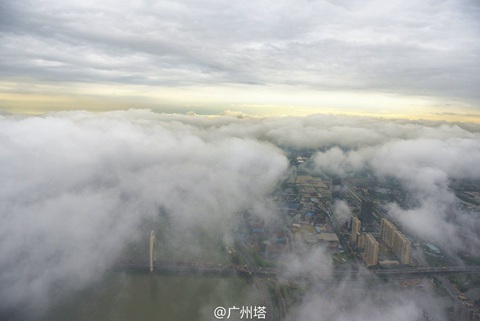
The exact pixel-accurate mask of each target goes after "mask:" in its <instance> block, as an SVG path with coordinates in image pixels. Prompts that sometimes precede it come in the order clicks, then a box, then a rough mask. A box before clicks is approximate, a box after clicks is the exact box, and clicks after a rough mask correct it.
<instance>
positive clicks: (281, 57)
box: [0, 0, 480, 99]
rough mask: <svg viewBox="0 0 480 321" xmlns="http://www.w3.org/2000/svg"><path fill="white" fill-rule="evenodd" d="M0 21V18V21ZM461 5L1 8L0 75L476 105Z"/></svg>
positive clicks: (473, 10) (470, 6)
mask: <svg viewBox="0 0 480 321" xmlns="http://www.w3.org/2000/svg"><path fill="white" fill-rule="evenodd" d="M3 18H4V19H3ZM478 21H480V12H479V6H478V4H476V3H475V2H472V1H465V0H462V1H448V0H446V1H441V0H435V1H428V2H418V1H389V2H388V3H385V2H382V1H375V0H370V1H349V2H340V3H337V2H333V1H322V0H318V1H302V2H298V1H291V0H283V1H263V2H261V3H258V2H253V1H247V2H234V3H226V2H222V1H215V0H209V1H194V0H192V1H184V2H177V1H161V2H155V1H153V2H151V1H107V0H104V1H96V2H93V1H82V2H77V1H70V2H58V1H48V0H43V1H20V2H19V1H10V0H7V1H6V2H4V3H3V4H2V19H1V22H0V24H1V25H0V32H1V33H0V37H1V40H2V48H1V49H0V57H1V58H2V59H1V60H0V61H1V62H0V64H1V65H0V68H1V70H2V72H3V75H4V77H16V76H22V77H29V78H34V79H47V80H56V81H87V82H105V81H113V82H119V83H134V84H147V85H148V84H149V85H171V86H178V85H192V84H213V85H220V84H226V83H244V84H289V85H300V86H302V87H304V88H305V87H306V88H313V89H321V90H326V89H343V90H349V89H352V90H375V91H384V92H399V93H403V94H424V95H434V96H450V97H457V98H464V99H478V98H479V94H478V90H477V88H478V87H479V85H480V79H479V77H480V76H479V75H480V69H479V68H480V66H479V64H478V61H479V59H480V45H479V42H478V36H479V32H480V23H479V22H478Z"/></svg>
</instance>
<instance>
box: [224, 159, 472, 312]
mask: <svg viewBox="0 0 480 321" xmlns="http://www.w3.org/2000/svg"><path fill="white" fill-rule="evenodd" d="M310 156H311V153H310V154H309V153H308V152H307V153H296V154H294V156H292V157H291V158H290V162H291V171H290V176H289V177H288V179H287V180H286V181H284V182H283V183H282V184H281V186H279V188H277V190H276V192H275V194H274V195H273V198H274V201H275V204H276V205H277V207H278V209H279V211H280V212H281V215H280V216H279V219H277V220H275V221H268V222H266V221H265V220H262V219H259V218H257V217H255V216H254V215H252V214H251V213H249V212H246V213H245V214H244V215H243V220H242V223H241V224H240V226H239V227H238V239H239V241H238V242H237V243H236V247H235V249H233V248H228V247H227V251H228V252H229V254H230V255H231V257H232V260H233V261H234V263H235V264H244V265H243V266H245V267H248V266H249V265H250V266H255V267H258V268H257V269H258V270H261V269H262V268H263V269H264V271H269V269H272V268H274V267H275V266H277V265H279V264H281V259H282V258H283V257H284V254H285V253H292V252H294V253H295V252H300V253H303V254H306V255H307V256H308V253H309V251H314V250H315V249H319V248H320V249H324V250H325V251H326V252H327V253H329V254H330V255H331V258H332V262H333V265H334V267H335V271H336V272H339V271H340V272H341V271H344V270H346V269H347V268H348V269H352V267H353V269H358V268H360V269H362V267H361V266H363V267H365V268H367V269H368V270H369V272H371V273H372V274H376V275H382V273H385V272H387V273H385V275H388V276H384V278H385V281H387V280H386V279H387V278H388V280H389V281H393V283H394V286H396V287H400V288H402V289H405V288H414V289H416V290H419V291H421V290H422V289H429V290H432V289H433V290H434V291H436V292H437V293H438V295H440V296H444V297H448V298H449V300H450V302H451V305H450V307H449V308H448V315H449V318H450V319H451V320H455V321H466V320H469V321H470V320H472V321H473V320H480V308H479V304H480V277H479V276H478V274H468V273H464V272H457V273H455V271H457V270H456V267H457V266H466V267H468V266H477V265H480V264H479V263H480V249H479V248H478V246H477V245H476V244H471V246H469V247H466V248H464V249H463V251H461V252H460V253H449V252H447V251H443V250H442V248H441V246H440V245H438V244H435V243H434V242H432V241H430V240H428V239H427V238H425V239H422V238H421V237H414V236H413V235H409V234H408V233H407V232H406V231H405V230H404V228H403V227H402V225H401V224H400V223H399V222H397V221H396V220H395V219H394V218H392V217H390V216H389V215H388V210H387V208H386V205H387V204H389V203H392V202H396V203H397V204H398V205H399V206H401V207H403V208H408V207H409V206H413V205H414V204H412V202H414V201H413V199H412V198H411V197H410V195H409V194H408V193H407V192H406V191H405V190H404V189H403V188H402V187H401V186H400V184H398V183H397V182H396V181H395V180H393V179H392V180H391V181H385V180H383V181H379V180H378V179H376V178H375V177H374V176H373V175H370V174H369V173H368V172H363V173H358V174H357V175H355V176H353V177H349V178H345V179H341V178H339V177H330V176H327V175H322V174H314V173H311V172H309V171H308V169H306V168H305V167H304V166H303V165H304V164H306V163H307V162H308V159H309V157H310ZM477 186H478V185H475V183H474V182H468V181H456V182H453V183H452V186H451V188H452V189H453V190H454V191H455V194H456V196H457V197H458V204H457V206H459V207H460V208H461V209H462V210H463V211H468V212H470V213H471V214H472V215H476V214H478V213H480V207H479V205H480V191H479V190H478V187H477ZM475 230H476V231H478V232H480V224H479V225H478V226H476V227H475ZM239 252H243V253H239ZM245 253H247V254H248V255H247V254H245ZM250 270H252V269H249V271H250ZM388 271H392V273H391V274H389V273H388ZM402 271H404V273H402ZM429 272H445V273H438V274H435V273H433V274H429ZM447 272H450V273H447ZM380 278H382V277H380ZM268 281H269V282H270V284H269V288H270V292H271V294H272V297H273V298H274V301H275V302H274V303H275V306H276V309H277V311H276V314H277V315H279V316H280V317H282V316H284V315H285V313H286V312H287V310H288V307H289V306H290V305H291V303H294V302H295V300H298V297H299V293H300V294H301V292H302V285H301V284H302V282H301V281H298V282H291V281H290V282H288V283H285V282H283V283H282V282H280V283H278V282H274V281H272V280H270V279H268ZM265 282H266V281H265ZM279 284H280V285H279ZM303 286H305V284H304V285H303ZM300 296H301V295H300ZM423 318H424V320H435V317H434V316H432V315H429V313H428V311H424V314H423Z"/></svg>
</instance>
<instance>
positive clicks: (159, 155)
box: [0, 110, 480, 320]
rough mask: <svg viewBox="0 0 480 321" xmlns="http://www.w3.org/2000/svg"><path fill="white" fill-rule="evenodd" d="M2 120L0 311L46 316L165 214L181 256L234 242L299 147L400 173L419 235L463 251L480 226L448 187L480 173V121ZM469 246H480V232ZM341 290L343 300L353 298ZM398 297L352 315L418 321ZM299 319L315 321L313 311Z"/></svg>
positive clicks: (401, 214)
mask: <svg viewBox="0 0 480 321" xmlns="http://www.w3.org/2000/svg"><path fill="white" fill-rule="evenodd" d="M0 117H1V118H0V129H1V130H0V133H1V134H0V162H1V163H0V178H1V180H2V185H1V187H0V204H1V211H0V219H1V221H2V224H1V225H0V283H1V284H2V287H1V288H0V298H1V300H0V302H1V306H0V311H1V310H7V309H10V308H14V309H15V308H17V307H19V306H22V307H23V306H24V305H25V302H29V303H28V304H27V307H28V308H29V309H32V310H34V311H37V309H40V310H41V309H44V308H46V307H48V306H49V304H51V303H55V302H58V299H59V297H61V296H62V295H63V294H64V293H69V292H71V291H75V290H77V289H79V288H81V287H83V286H85V285H87V284H89V283H90V282H92V281H94V280H95V279H97V278H99V277H100V276H101V275H102V272H103V271H105V270H106V269H107V268H108V267H109V266H110V265H111V264H112V262H113V261H114V260H115V259H117V258H119V256H120V255H121V253H122V250H124V248H125V246H126V245H128V244H129V243H131V242H134V241H136V240H137V239H138V238H140V237H144V229H145V224H147V230H148V229H149V228H148V224H149V222H152V221H155V220H156V219H157V218H158V216H159V214H161V215H163V219H164V220H165V222H168V227H167V228H166V229H167V230H168V233H169V235H170V236H172V237H173V238H175V240H181V239H184V241H185V243H179V244H181V245H182V246H180V245H179V248H183V249H182V251H183V252H182V254H185V255H195V254H196V252H198V251H202V249H198V247H195V246H190V247H187V246H185V247H184V246H183V244H186V243H189V244H195V245H196V244H198V243H195V237H196V235H198V234H196V231H207V232H209V233H210V232H211V233H217V234H218V237H220V238H223V240H224V241H226V242H229V241H231V235H230V233H231V228H232V226H233V224H232V223H233V220H234V218H235V215H236V214H237V213H239V212H240V211H242V210H245V209H253V211H255V212H256V213H257V214H258V215H263V216H264V217H266V218H271V217H273V216H274V215H276V213H275V211H272V209H271V206H270V203H269V202H268V201H266V198H267V197H268V195H269V194H270V193H271V192H272V191H273V189H274V188H275V186H277V184H278V183H279V182H281V180H282V179H283V178H285V175H286V174H287V172H288V158H287V157H288V153H289V152H290V151H297V150H301V149H310V150H316V151H317V153H316V154H315V155H314V156H313V158H312V160H311V161H310V162H308V163H307V164H306V165H305V166H306V167H307V168H306V169H308V170H314V171H317V172H320V173H327V174H332V173H333V174H337V175H341V176H348V175H350V174H352V173H354V172H355V171H359V170H368V171H370V172H371V173H373V174H374V175H376V176H377V177H378V178H379V179H382V178H385V177H393V178H395V179H396V180H397V181H398V182H399V183H400V184H401V185H402V186H403V188H405V189H406V190H408V191H409V192H410V193H411V194H412V195H413V202H412V206H411V207H410V208H408V209H404V208H400V207H399V206H397V205H396V204H391V205H389V207H388V208H387V210H388V212H389V214H390V215H391V216H393V217H394V218H396V219H397V220H398V221H399V222H401V223H402V225H403V226H404V227H405V228H406V230H407V231H409V232H410V233H412V235H420V236H423V237H425V238H427V239H431V240H433V241H436V242H437V243H438V244H440V245H442V246H444V247H445V248H448V249H450V250H452V251H456V250H459V249H461V248H462V244H463V243H464V242H465V239H462V238H460V237H459V234H460V232H461V231H468V230H469V229H471V228H472V227H474V226H475V225H474V224H471V223H472V221H473V220H472V217H471V216H470V215H469V214H468V213H464V212H462V211H461V210H460V209H458V208H456V206H455V204H456V202H457V200H456V197H455V195H454V194H453V192H452V191H451V189H450V185H449V184H450V182H451V180H452V179H463V178H469V179H478V178H480V172H479V169H478V166H476V164H479V163H480V145H479V142H480V139H479V135H480V127H479V126H478V125H473V124H446V123H434V122H408V121H385V120H380V119H372V118H355V117H336V116H328V115H315V116H309V117H303V118H295V117H284V118H281V117H279V118H264V119H262V118H252V117H249V116H248V115H244V114H239V113H235V112H230V113H226V114H225V115H223V116H219V117H205V116H195V115H193V114H190V115H166V114H155V113H152V112H150V111H148V110H129V111H125V112H110V113H100V114H93V113H88V112H82V111H76V112H60V113H51V114H47V115H44V116H39V117H30V116H15V115H4V116H0ZM335 211H336V212H337V214H338V216H342V217H343V216H345V215H347V216H348V212H349V209H348V207H347V206H346V205H345V204H344V203H338V204H336V209H335ZM157 223H158V222H157ZM162 223H164V221H162ZM165 224H167V223H165ZM147 232H148V231H147ZM464 234H465V233H464ZM442 239H444V240H445V239H447V240H448V243H445V242H443V243H442ZM467 240H468V241H475V242H477V241H478V240H477V239H476V237H475V233H473V234H471V235H470V236H468V238H467ZM331 270H332V266H331V261H330V259H329V256H328V255H325V253H324V252H323V251H322V250H318V251H315V252H312V253H308V251H307V252H306V253H304V256H298V257H297V256H295V255H293V256H289V258H288V262H287V264H286V266H284V271H285V276H286V277H287V278H288V277H290V276H291V275H292V274H295V273H297V272H298V271H300V272H301V273H307V274H312V275H313V276H314V278H316V279H318V280H322V279H325V278H329V277H330V275H331ZM336 293H337V294H336V295H337V297H336V298H337V299H338V302H339V304H344V303H345V302H349V300H351V299H352V298H351V296H348V295H347V294H346V292H345V293H344V291H341V290H338V292H336ZM388 295H389V297H391V298H392V302H395V303H394V304H393V303H392V305H391V306H390V305H387V306H385V307H384V308H383V309H380V310H378V311H376V312H374V313H373V312H372V313H373V314H369V313H370V312H368V311H366V310H365V311H364V310H363V308H362V307H361V306H357V305H355V304H354V305H352V306H349V307H348V308H347V307H346V308H345V311H344V313H343V312H342V313H343V314H341V316H343V317H344V319H345V318H347V319H348V317H350V316H352V315H355V313H357V312H356V311H357V310H358V311H360V312H362V311H363V312H362V313H363V314H359V315H362V317H363V316H364V317H365V318H367V316H371V317H372V318H374V319H375V318H377V319H382V318H383V317H384V316H385V315H387V314H388V313H389V312H388V311H393V312H392V313H396V312H395V311H397V310H396V309H397V308H398V307H399V306H400V307H401V308H402V309H403V308H405V309H406V311H409V312H408V313H409V314H406V316H412V318H413V317H416V316H418V315H420V314H419V313H421V307H420V306H419V305H417V304H416V303H414V302H413V301H412V300H410V299H408V300H406V299H404V297H403V296H396V295H395V294H393V293H392V294H388ZM310 299H311V300H307V301H305V302H304V304H305V306H307V305H309V304H311V305H313V306H316V304H317V303H315V302H323V303H325V302H326V303H325V304H326V306H330V305H333V302H332V301H331V300H332V299H331V298H329V297H326V296H325V294H324V293H322V292H312V296H311V297H310ZM368 299H369V300H370V299H371V303H372V304H373V303H375V302H377V301H378V300H377V299H376V298H374V297H368ZM352 300H353V299H352ZM380 301H381V300H380ZM382 302H383V301H382ZM397 303H398V304H397ZM328 311H329V310H328ZM328 311H327V310H326V313H327V314H326V315H330V314H328V313H330V312H328ZM360 312H359V313H360ZM397 312H398V311H397ZM298 313H299V314H298V315H299V316H300V317H301V318H305V319H307V320H308V318H309V317H310V318H311V319H315V318H314V316H313V314H312V315H309V314H308V313H313V312H312V311H311V310H310V309H306V310H305V311H304V312H300V311H299V312H298ZM332 313H333V312H332ZM406 316H405V317H406ZM300 317H299V318H300ZM402 318H404V316H400V314H399V317H398V318H397V320H404V319H402ZM339 320H342V319H341V318H340V319H339Z"/></svg>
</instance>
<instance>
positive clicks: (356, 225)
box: [350, 217, 362, 245]
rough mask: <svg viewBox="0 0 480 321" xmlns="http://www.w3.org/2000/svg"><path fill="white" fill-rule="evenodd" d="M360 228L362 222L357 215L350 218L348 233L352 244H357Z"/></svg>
mask: <svg viewBox="0 0 480 321" xmlns="http://www.w3.org/2000/svg"><path fill="white" fill-rule="evenodd" d="M361 228H362V223H361V222H360V220H359V219H358V217H354V218H353V219H352V232H351V234H350V241H351V242H352V244H354V245H356V244H357V239H358V235H359V234H360V229H361Z"/></svg>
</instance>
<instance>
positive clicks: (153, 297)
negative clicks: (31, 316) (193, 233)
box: [42, 272, 261, 321]
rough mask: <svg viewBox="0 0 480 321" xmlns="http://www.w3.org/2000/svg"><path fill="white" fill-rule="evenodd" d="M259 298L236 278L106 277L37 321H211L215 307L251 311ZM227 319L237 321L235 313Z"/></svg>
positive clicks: (138, 275) (110, 274)
mask: <svg viewBox="0 0 480 321" xmlns="http://www.w3.org/2000/svg"><path fill="white" fill-rule="evenodd" d="M259 297H260V296H259V294H258V293H257V291H256V290H255V289H254V288H253V287H252V286H250V285H249V284H247V283H246V282H245V281H244V280H243V279H241V278H239V277H223V278H218V277H208V276H205V277H198V276H177V275H160V274H146V273H130V272H129V273H123V272H122V273H108V274H106V275H105V277H104V279H103V280H101V281H100V282H98V283H96V284H95V285H93V286H91V287H88V288H87V289H84V290H82V291H80V292H78V293H77V294H75V295H73V296H71V297H69V298H68V299H66V300H65V301H64V302H62V303H61V304H59V305H57V306H56V307H53V308H52V309H50V311H49V312H48V313H47V314H46V315H45V316H44V317H43V318H42V320H44V321H47V320H48V321H56V320H58V321H64V320H71V321H85V320H104V321H109V320H111V321H113V320H115V321H130V320H139V321H150V320H152V321H153V320H155V321H163V320H215V318H214V316H213V311H214V309H215V307H217V306H224V307H227V308H228V307H231V306H236V307H241V306H256V305H260V304H261V299H260V298H259ZM237 312H238V311H237ZM232 316H233V317H231V318H230V319H232V320H235V318H236V317H238V319H240V314H238V313H236V314H235V315H234V314H233V313H232Z"/></svg>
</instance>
